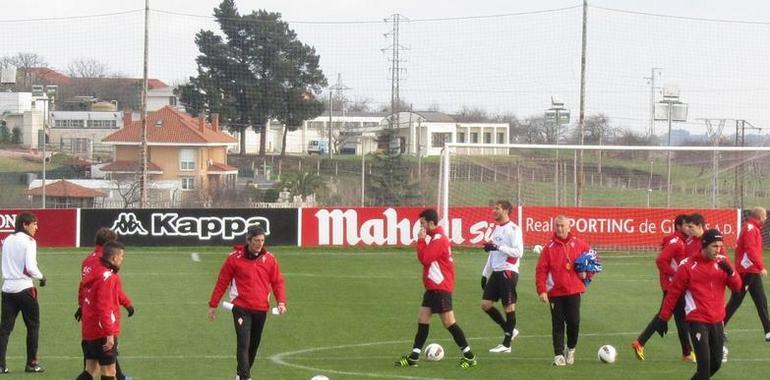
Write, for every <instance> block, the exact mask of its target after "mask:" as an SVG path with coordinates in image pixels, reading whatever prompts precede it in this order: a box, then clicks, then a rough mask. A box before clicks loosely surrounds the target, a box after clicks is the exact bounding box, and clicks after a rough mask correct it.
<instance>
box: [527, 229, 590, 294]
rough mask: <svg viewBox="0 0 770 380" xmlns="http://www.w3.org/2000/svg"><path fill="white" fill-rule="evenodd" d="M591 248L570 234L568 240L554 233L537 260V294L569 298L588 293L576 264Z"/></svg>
mask: <svg viewBox="0 0 770 380" xmlns="http://www.w3.org/2000/svg"><path fill="white" fill-rule="evenodd" d="M589 249H591V247H590V246H589V245H588V244H587V243H586V242H584V241H583V240H581V239H579V238H578V237H576V236H575V235H573V234H572V232H570V233H569V234H568V235H567V238H566V239H560V238H558V237H557V236H556V234H555V233H554V235H553V237H552V238H551V241H550V242H548V244H546V245H545V247H544V248H543V250H542V251H541V252H540V257H539V258H538V259H537V267H536V268H535V286H536V288H537V294H542V293H544V292H547V293H548V297H549V298H550V297H558V296H569V295H573V294H580V293H583V292H585V291H586V286H585V284H584V283H583V279H582V278H580V276H579V275H578V273H577V272H575V266H574V262H575V260H576V259H577V258H578V257H580V255H581V254H582V253H583V252H585V251H587V250H589Z"/></svg>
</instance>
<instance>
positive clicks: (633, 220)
mask: <svg viewBox="0 0 770 380" xmlns="http://www.w3.org/2000/svg"><path fill="white" fill-rule="evenodd" d="M768 155H770V147H750V148H748V147H745V148H744V147H718V146H716V147H715V146H678V147H660V146H594V145H584V146H582V147H581V146H576V145H529V144H447V145H446V147H445V148H444V151H443V152H442V158H441V165H440V169H441V170H440V175H439V183H438V189H439V190H438V208H439V212H440V213H441V215H442V218H445V219H446V220H451V219H463V218H469V217H473V218H478V217H479V216H478V214H479V211H478V210H477V209H478V208H482V209H486V217H487V218H488V219H491V218H492V212H491V206H493V205H494V204H495V203H496V202H497V201H498V200H507V201H509V202H510V203H511V204H512V205H514V209H513V212H512V219H514V220H515V221H518V222H519V224H520V225H522V226H523V227H524V233H525V244H526V245H528V246H531V245H534V244H542V242H544V241H546V240H547V239H548V238H550V236H551V234H552V231H551V223H552V218H553V217H555V216H557V215H560V214H563V215H566V216H567V217H569V218H571V219H572V220H573V228H575V229H577V230H578V232H579V233H581V235H583V234H589V235H590V234H597V235H596V236H594V237H595V238H600V239H599V240H601V244H600V245H602V246H604V247H611V248H617V249H631V248H645V249H649V248H654V247H655V246H656V245H658V244H659V243H660V241H661V240H660V239H662V237H663V236H665V235H667V234H669V233H671V229H672V226H671V219H673V218H674V217H675V216H676V215H677V214H680V213H695V212H697V213H701V214H703V215H704V216H705V217H706V222H707V226H708V227H716V228H720V230H723V232H725V233H726V234H727V233H729V234H730V235H731V236H730V237H728V242H730V241H734V239H735V237H736V236H737V233H738V229H739V228H740V226H739V225H740V209H743V208H744V207H745V208H750V207H753V206H758V205H767V204H768V203H770V191H769V190H768V186H767V184H768V177H769V175H770V168H768V167H767V166H766V165H762V162H766V161H767V158H768ZM581 156H582V165H581ZM469 210H475V211H469ZM471 213H473V214H474V215H471ZM481 213H484V212H481ZM645 223H646V224H645ZM725 230H726V231H725ZM641 234H644V235H643V236H642V235H641ZM527 236H529V237H530V239H529V241H527Z"/></svg>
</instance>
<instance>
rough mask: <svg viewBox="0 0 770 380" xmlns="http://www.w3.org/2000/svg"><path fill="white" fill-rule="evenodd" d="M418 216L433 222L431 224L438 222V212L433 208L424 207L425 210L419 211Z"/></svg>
mask: <svg viewBox="0 0 770 380" xmlns="http://www.w3.org/2000/svg"><path fill="white" fill-rule="evenodd" d="M420 218H423V219H425V221H426V222H433V224H438V212H436V210H435V209H432V208H426V209H425V210H422V212H421V213H420Z"/></svg>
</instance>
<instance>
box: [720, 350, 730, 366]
mask: <svg viewBox="0 0 770 380" xmlns="http://www.w3.org/2000/svg"><path fill="white" fill-rule="evenodd" d="M728 353H730V351H729V350H728V349H727V346H722V363H727V354H728Z"/></svg>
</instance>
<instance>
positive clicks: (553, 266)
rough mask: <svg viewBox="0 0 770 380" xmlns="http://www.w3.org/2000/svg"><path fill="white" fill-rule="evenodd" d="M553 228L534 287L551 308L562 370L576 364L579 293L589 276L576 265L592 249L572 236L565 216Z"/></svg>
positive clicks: (556, 352)
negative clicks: (576, 261) (576, 267)
mask: <svg viewBox="0 0 770 380" xmlns="http://www.w3.org/2000/svg"><path fill="white" fill-rule="evenodd" d="M553 227H554V235H553V237H552V238H551V241H550V242H548V244H546V245H545V247H543V251H542V252H540V257H539V258H538V260H537V267H536V269H535V285H536V287H537V294H538V295H539V297H540V301H541V302H544V303H548V304H549V305H550V306H551V325H552V330H551V336H552V339H553V351H554V358H553V365H555V366H559V367H561V366H565V365H567V364H574V363H575V347H577V342H578V334H579V330H580V294H582V293H583V292H585V291H586V286H585V283H584V281H583V280H585V279H586V277H587V276H590V274H586V273H578V272H576V271H575V267H574V262H575V259H577V258H578V257H580V255H581V254H582V253H583V252H585V251H587V250H589V249H590V248H591V247H589V246H588V244H587V243H586V242H584V241H583V240H581V239H579V238H577V237H576V236H575V235H573V234H572V232H571V231H570V230H571V227H570V220H569V219H568V218H567V217H566V216H563V215H559V216H557V217H556V218H555V219H554V222H553ZM565 325H566V330H567V345H566V347H565V346H564V330H565Z"/></svg>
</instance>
